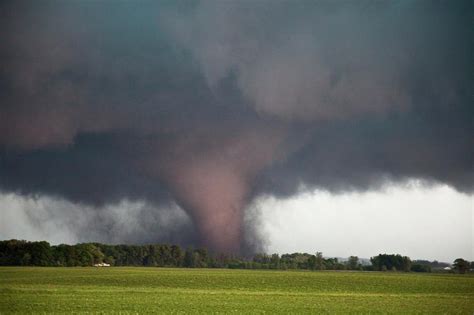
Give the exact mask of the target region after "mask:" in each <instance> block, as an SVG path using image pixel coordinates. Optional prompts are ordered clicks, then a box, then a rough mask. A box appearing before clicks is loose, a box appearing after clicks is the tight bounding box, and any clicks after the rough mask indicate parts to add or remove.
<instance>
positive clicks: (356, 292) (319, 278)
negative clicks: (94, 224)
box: [0, 267, 474, 314]
mask: <svg viewBox="0 0 474 315" xmlns="http://www.w3.org/2000/svg"><path fill="white" fill-rule="evenodd" d="M71 312H75V313H84V314H85V313H122V314H135V313H152V312H153V313H156V312H161V313H218V312H221V313H272V314H273V313H315V312H320V313H321V312H322V313H347V312H352V313H354V312H355V313H367V312H372V313H427V314H428V313H430V314H432V313H459V314H472V313H473V312H474V277H473V276H459V275H437V274H429V275H420V274H402V273H376V272H373V273H364V272H294V271H251V270H209V269H166V268H110V269H97V268H20V267H19V268H0V313H2V314H9V313H71Z"/></svg>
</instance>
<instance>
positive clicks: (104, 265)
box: [94, 263, 110, 267]
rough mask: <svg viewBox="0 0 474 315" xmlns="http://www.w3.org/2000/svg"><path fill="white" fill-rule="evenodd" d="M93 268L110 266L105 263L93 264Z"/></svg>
mask: <svg viewBox="0 0 474 315" xmlns="http://www.w3.org/2000/svg"><path fill="white" fill-rule="evenodd" d="M94 267H110V264H107V263H98V264H94Z"/></svg>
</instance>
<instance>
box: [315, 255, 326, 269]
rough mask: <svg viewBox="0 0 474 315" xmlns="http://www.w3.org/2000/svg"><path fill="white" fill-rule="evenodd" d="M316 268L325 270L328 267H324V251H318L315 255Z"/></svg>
mask: <svg viewBox="0 0 474 315" xmlns="http://www.w3.org/2000/svg"><path fill="white" fill-rule="evenodd" d="M315 269H317V270H324V269H326V268H325V267H324V258H323V253H322V252H316V256H315Z"/></svg>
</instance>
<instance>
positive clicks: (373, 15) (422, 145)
mask: <svg viewBox="0 0 474 315" xmlns="http://www.w3.org/2000/svg"><path fill="white" fill-rule="evenodd" d="M473 9H474V8H473V7H472V1H465V2H463V1H453V2H448V1H419V2H385V3H381V2H373V1H362V2H355V1H354V2H353V3H351V2H348V3H339V2H327V1H298V2H295V1H279V2H264V1H259V2H254V1H239V2H237V1H236V2H218V1H203V2H160V3H155V2H108V1H104V2H82V1H77V2H33V1H26V2H18V1H11V2H8V1H4V2H2V4H1V5H0V12H1V13H0V14H1V19H0V21H1V22H0V37H1V38H2V41H3V43H2V45H1V48H0V54H1V55H0V56H1V60H2V61H1V65H0V84H1V86H2V88H1V89H0V98H1V102H0V189H1V190H2V191H4V192H16V193H20V194H38V195H49V196H56V197H61V198H66V199H69V200H71V201H73V202H75V203H82V204H88V205H92V206H96V207H100V206H103V205H107V204H112V203H118V202H120V201H121V200H123V199H128V200H138V201H140V200H145V201H146V202H149V203H150V204H152V205H155V208H154V210H149V211H158V210H156V209H158V208H160V205H169V204H170V203H173V202H176V203H177V204H179V205H180V206H182V207H183V208H184V209H186V211H187V212H188V213H189V214H190V216H191V218H192V219H193V221H194V222H196V224H197V231H198V233H200V235H201V236H200V242H202V243H204V244H207V245H209V246H211V247H214V248H216V249H218V250H225V249H230V250H238V248H239V247H241V245H240V243H242V242H243V239H244V237H242V233H244V229H243V227H242V222H243V214H242V211H243V209H244V208H245V206H246V204H247V203H248V202H249V200H250V199H251V198H253V197H254V196H257V195H260V194H273V195H277V196H289V195H292V194H295V193H297V192H298V191H299V190H300V189H302V187H305V188H313V187H318V188H322V189H329V190H331V191H333V192H343V191H347V190H367V189H377V188H378V187H380V185H382V184H384V183H386V182H392V181H394V182H397V181H404V180H406V179H409V178H420V179H424V180H428V181H433V182H441V183H446V184H449V185H451V186H453V187H455V188H456V189H458V190H460V191H463V192H466V193H472V190H473V185H474V179H473V174H474V173H473V171H474V170H473V158H474V149H473V148H474V146H473V144H474V143H473V127H474V121H473V119H474V107H473V105H472V104H474V102H473V99H472V90H473V73H474V71H473V70H474V69H473V68H472V65H473V57H472V56H473V42H472V41H473V38H474V36H473V35H474V34H473V29H472V18H473V16H472V12H474V10H473ZM216 205H217V206H216ZM214 207H215V209H214ZM216 218H218V219H216ZM206 222H212V224H211V225H212V227H211V226H208V225H209V224H208V223H206ZM229 222H235V225H232V224H230V223H229ZM229 226H233V228H230V230H232V229H233V232H232V233H233V235H234V236H232V237H230V239H229V240H228V241H222V242H224V243H222V242H218V241H216V240H212V239H215V238H216V235H219V234H222V233H224V234H225V233H226V228H227V229H228V230H229ZM210 230H213V231H210ZM229 233H230V234H232V233H231V232H229ZM133 240H134V241H136V239H135V238H133Z"/></svg>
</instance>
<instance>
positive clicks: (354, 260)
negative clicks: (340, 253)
mask: <svg viewBox="0 0 474 315" xmlns="http://www.w3.org/2000/svg"><path fill="white" fill-rule="evenodd" d="M347 266H348V267H349V269H350V270H357V269H359V257H357V256H351V257H349V260H348V261H347Z"/></svg>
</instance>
